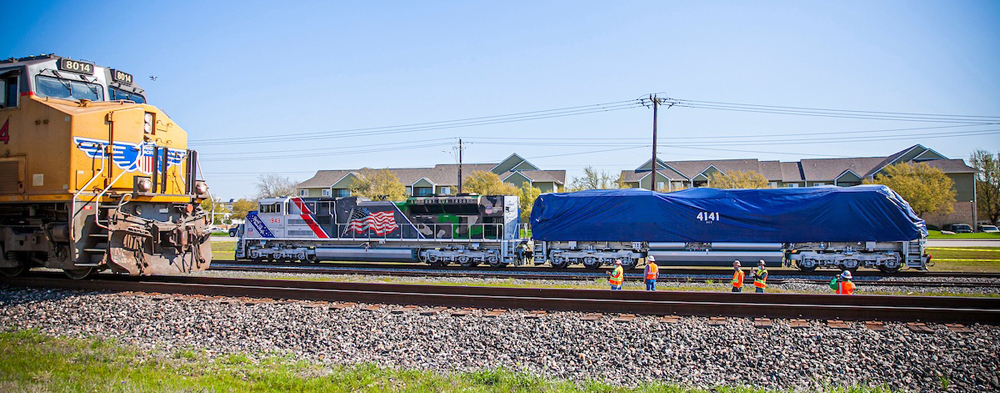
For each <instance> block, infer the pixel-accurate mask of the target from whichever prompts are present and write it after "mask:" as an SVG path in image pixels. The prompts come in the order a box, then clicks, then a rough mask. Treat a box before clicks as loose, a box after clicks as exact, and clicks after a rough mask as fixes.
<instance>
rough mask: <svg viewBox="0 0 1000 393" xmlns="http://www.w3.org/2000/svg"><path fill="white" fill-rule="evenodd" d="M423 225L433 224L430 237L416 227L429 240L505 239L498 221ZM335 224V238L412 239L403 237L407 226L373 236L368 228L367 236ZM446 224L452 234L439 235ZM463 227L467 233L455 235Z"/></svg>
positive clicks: (421, 236) (345, 226)
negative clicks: (491, 230) (490, 232)
mask: <svg viewBox="0 0 1000 393" xmlns="http://www.w3.org/2000/svg"><path fill="white" fill-rule="evenodd" d="M423 225H427V226H431V228H432V232H433V236H430V237H428V236H424V235H423V234H422V233H421V232H420V231H419V230H417V229H416V228H414V229H415V230H416V232H417V234H418V235H420V238H425V239H428V240H503V239H504V237H503V236H504V232H503V225H504V224H496V223H494V224H441V223H435V224H423ZM334 226H335V228H336V230H337V233H336V234H335V235H334V236H333V238H335V239H351V240H380V239H399V240H410V239H407V238H404V237H403V230H402V229H404V228H406V227H400V228H399V229H398V230H394V231H391V232H389V233H386V234H385V235H382V236H378V235H375V236H372V231H371V230H366V231H365V232H364V233H365V234H367V235H366V236H359V235H361V234H360V233H358V232H355V231H351V230H350V225H348V224H335V225H334ZM444 226H447V229H448V232H447V233H450V234H452V236H449V237H443V236H438V232H439V229H440V228H442V227H444ZM463 227H464V228H467V231H466V232H465V233H466V235H465V236H456V235H455V229H456V228H463ZM473 228H481V229H482V230H481V231H478V233H476V234H473ZM487 228H492V229H493V230H494V235H493V236H487V232H488V231H487ZM393 232H395V234H392V233H393ZM345 233H350V237H344V236H342V235H343V234H345Z"/></svg>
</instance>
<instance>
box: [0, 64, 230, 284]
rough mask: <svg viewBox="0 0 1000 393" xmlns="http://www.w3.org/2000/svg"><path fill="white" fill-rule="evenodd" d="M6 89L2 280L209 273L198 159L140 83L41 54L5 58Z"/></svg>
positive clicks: (1, 154) (0, 193)
mask: <svg viewBox="0 0 1000 393" xmlns="http://www.w3.org/2000/svg"><path fill="white" fill-rule="evenodd" d="M0 85H2V87H3V89H2V91H3V94H2V96H3V97H2V99H0V123H2V129H0V273H3V274H4V275H7V276H15V275H19V274H21V273H24V272H25V271H27V270H28V269H30V268H32V267H47V268H54V269H62V270H63V271H65V272H66V274H67V275H68V276H70V277H72V278H83V277H87V276H88V275H90V274H93V273H95V272H97V271H101V270H111V271H113V272H116V273H125V274H129V275H133V276H135V275H153V274H175V273H187V272H191V271H196V270H205V269H207V268H208V265H209V263H210V262H211V257H212V252H211V247H210V245H209V233H208V231H207V227H208V219H207V216H206V214H205V213H204V212H203V211H202V209H201V207H200V202H201V201H202V200H203V199H204V198H207V197H208V187H207V185H206V184H205V182H204V181H202V180H198V179H197V173H198V172H197V162H198V159H197V153H196V152H195V151H192V150H188V149H187V133H186V132H185V131H184V130H183V129H181V128H180V127H179V126H178V125H177V124H176V123H174V121H173V120H171V119H170V118H169V117H168V116H167V115H166V114H165V113H164V112H163V111H161V110H160V109H158V108H156V107H154V106H152V105H148V104H146V99H145V92H144V91H143V89H141V88H140V87H139V86H138V85H137V84H135V82H134V80H133V77H132V75H130V74H127V73H125V72H122V71H120V70H115V69H110V68H106V67H101V66H97V65H95V64H93V63H89V62H85V61H77V60H72V59H69V58H65V57H60V56H55V55H43V56H34V57H26V58H20V59H9V60H3V61H0Z"/></svg>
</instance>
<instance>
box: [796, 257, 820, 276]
mask: <svg viewBox="0 0 1000 393" xmlns="http://www.w3.org/2000/svg"><path fill="white" fill-rule="evenodd" d="M795 267H798V268H799V270H801V271H803V272H806V273H811V272H813V271H815V270H816V261H814V260H811V259H807V260H804V261H798V262H796V263H795Z"/></svg>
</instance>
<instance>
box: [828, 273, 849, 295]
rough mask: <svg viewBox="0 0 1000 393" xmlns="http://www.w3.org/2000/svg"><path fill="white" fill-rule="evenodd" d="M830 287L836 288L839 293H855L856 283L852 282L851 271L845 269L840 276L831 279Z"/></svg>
mask: <svg viewBox="0 0 1000 393" xmlns="http://www.w3.org/2000/svg"><path fill="white" fill-rule="evenodd" d="M830 289H833V290H836V291H837V294H838V295H853V294H854V283H853V282H851V271H850V270H844V272H843V273H840V276H837V277H834V278H833V280H830Z"/></svg>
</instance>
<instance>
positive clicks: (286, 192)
mask: <svg viewBox="0 0 1000 393" xmlns="http://www.w3.org/2000/svg"><path fill="white" fill-rule="evenodd" d="M297 184H299V182H297V181H294V180H292V179H289V178H288V177H286V176H281V175H277V174H274V173H265V174H262V175H260V176H259V177H257V184H255V186H256V187H257V199H258V200H260V199H263V198H276V197H283V196H291V195H295V194H296V193H295V186H296V185H297Z"/></svg>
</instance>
